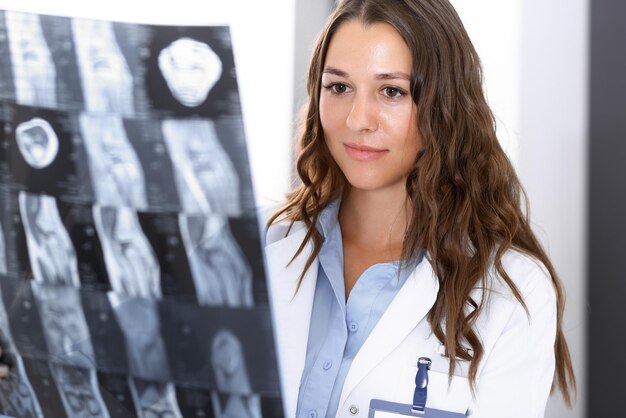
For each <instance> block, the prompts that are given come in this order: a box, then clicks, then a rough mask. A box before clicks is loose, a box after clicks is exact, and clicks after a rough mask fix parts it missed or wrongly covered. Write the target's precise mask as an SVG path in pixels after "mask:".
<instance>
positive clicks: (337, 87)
mask: <svg viewBox="0 0 626 418" xmlns="http://www.w3.org/2000/svg"><path fill="white" fill-rule="evenodd" d="M330 89H331V90H332V92H333V93H335V94H341V93H345V92H346V91H347V90H348V86H346V85H345V84H341V83H336V84H333V85H332V86H330Z"/></svg>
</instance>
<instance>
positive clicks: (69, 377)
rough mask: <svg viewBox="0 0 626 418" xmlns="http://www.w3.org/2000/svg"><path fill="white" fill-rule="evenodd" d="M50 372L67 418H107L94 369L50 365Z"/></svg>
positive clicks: (107, 414)
mask: <svg viewBox="0 0 626 418" xmlns="http://www.w3.org/2000/svg"><path fill="white" fill-rule="evenodd" d="M50 371H51V372H52V376H53V379H54V381H55V382H56V385H57V388H58V390H59V395H61V401H62V402H63V407H64V408H65V412H67V416H68V417H69V418H74V417H76V418H109V412H108V411H107V409H106V406H105V405H104V402H103V401H102V396H101V394H100V390H99V389H98V380H97V378H96V372H95V369H91V368H80V367H72V366H65V365H61V364H55V363H50Z"/></svg>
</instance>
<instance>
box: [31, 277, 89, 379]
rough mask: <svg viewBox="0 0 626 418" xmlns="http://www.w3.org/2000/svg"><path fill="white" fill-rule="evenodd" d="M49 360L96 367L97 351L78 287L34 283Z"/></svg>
mask: <svg viewBox="0 0 626 418" xmlns="http://www.w3.org/2000/svg"><path fill="white" fill-rule="evenodd" d="M33 293H34V296H35V300H36V301H37V305H38V307H39V314H40V319H41V323H42V328H43V333H44V337H45V339H46V345H47V346H48V355H49V359H50V360H51V361H54V362H62V363H64V364H70V365H75V366H79V367H94V351H93V346H92V343H91V336H90V334H89V328H88V327H87V321H86V320H85V314H84V313H83V310H82V304H81V299H80V294H79V290H78V289H77V288H75V287H70V286H49V285H42V284H38V283H33Z"/></svg>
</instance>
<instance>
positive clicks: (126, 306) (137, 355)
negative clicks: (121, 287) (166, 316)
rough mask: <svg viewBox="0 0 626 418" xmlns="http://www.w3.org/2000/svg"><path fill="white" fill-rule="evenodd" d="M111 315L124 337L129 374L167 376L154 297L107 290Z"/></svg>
mask: <svg viewBox="0 0 626 418" xmlns="http://www.w3.org/2000/svg"><path fill="white" fill-rule="evenodd" d="M108 296H109V301H110V302H111V306H112V307H113V312H114V313H115V318H116V319H117V322H118V324H119V326H120V329H121V330H122V333H123V334H124V338H125V340H126V353H127V357H128V363H129V366H130V370H131V375H132V376H136V377H141V378H143V379H147V380H155V381H166V380H168V379H169V377H170V371H169V366H168V363H167V356H166V354H165V346H164V343H163V339H162V338H161V323H160V321H159V316H158V312H157V306H156V303H155V301H152V300H149V299H139V298H129V297H127V296H124V295H120V294H117V293H115V292H109V293H108Z"/></svg>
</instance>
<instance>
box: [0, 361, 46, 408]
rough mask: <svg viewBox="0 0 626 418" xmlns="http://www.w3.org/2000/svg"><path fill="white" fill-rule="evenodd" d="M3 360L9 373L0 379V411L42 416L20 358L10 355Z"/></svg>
mask: <svg viewBox="0 0 626 418" xmlns="http://www.w3.org/2000/svg"><path fill="white" fill-rule="evenodd" d="M4 361H5V363H9V366H10V369H9V374H8V375H7V376H6V377H5V378H4V379H0V405H2V407H3V408H2V411H1V412H3V413H4V414H7V415H8V416H12V417H20V418H39V417H43V416H44V415H43V413H42V412H41V406H40V405H39V402H38V401H37V397H36V396H35V392H34V391H33V387H32V386H31V384H30V381H29V379H28V375H27V374H26V370H25V369H24V361H23V360H22V358H21V357H20V356H18V355H12V356H10V358H8V359H4Z"/></svg>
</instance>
